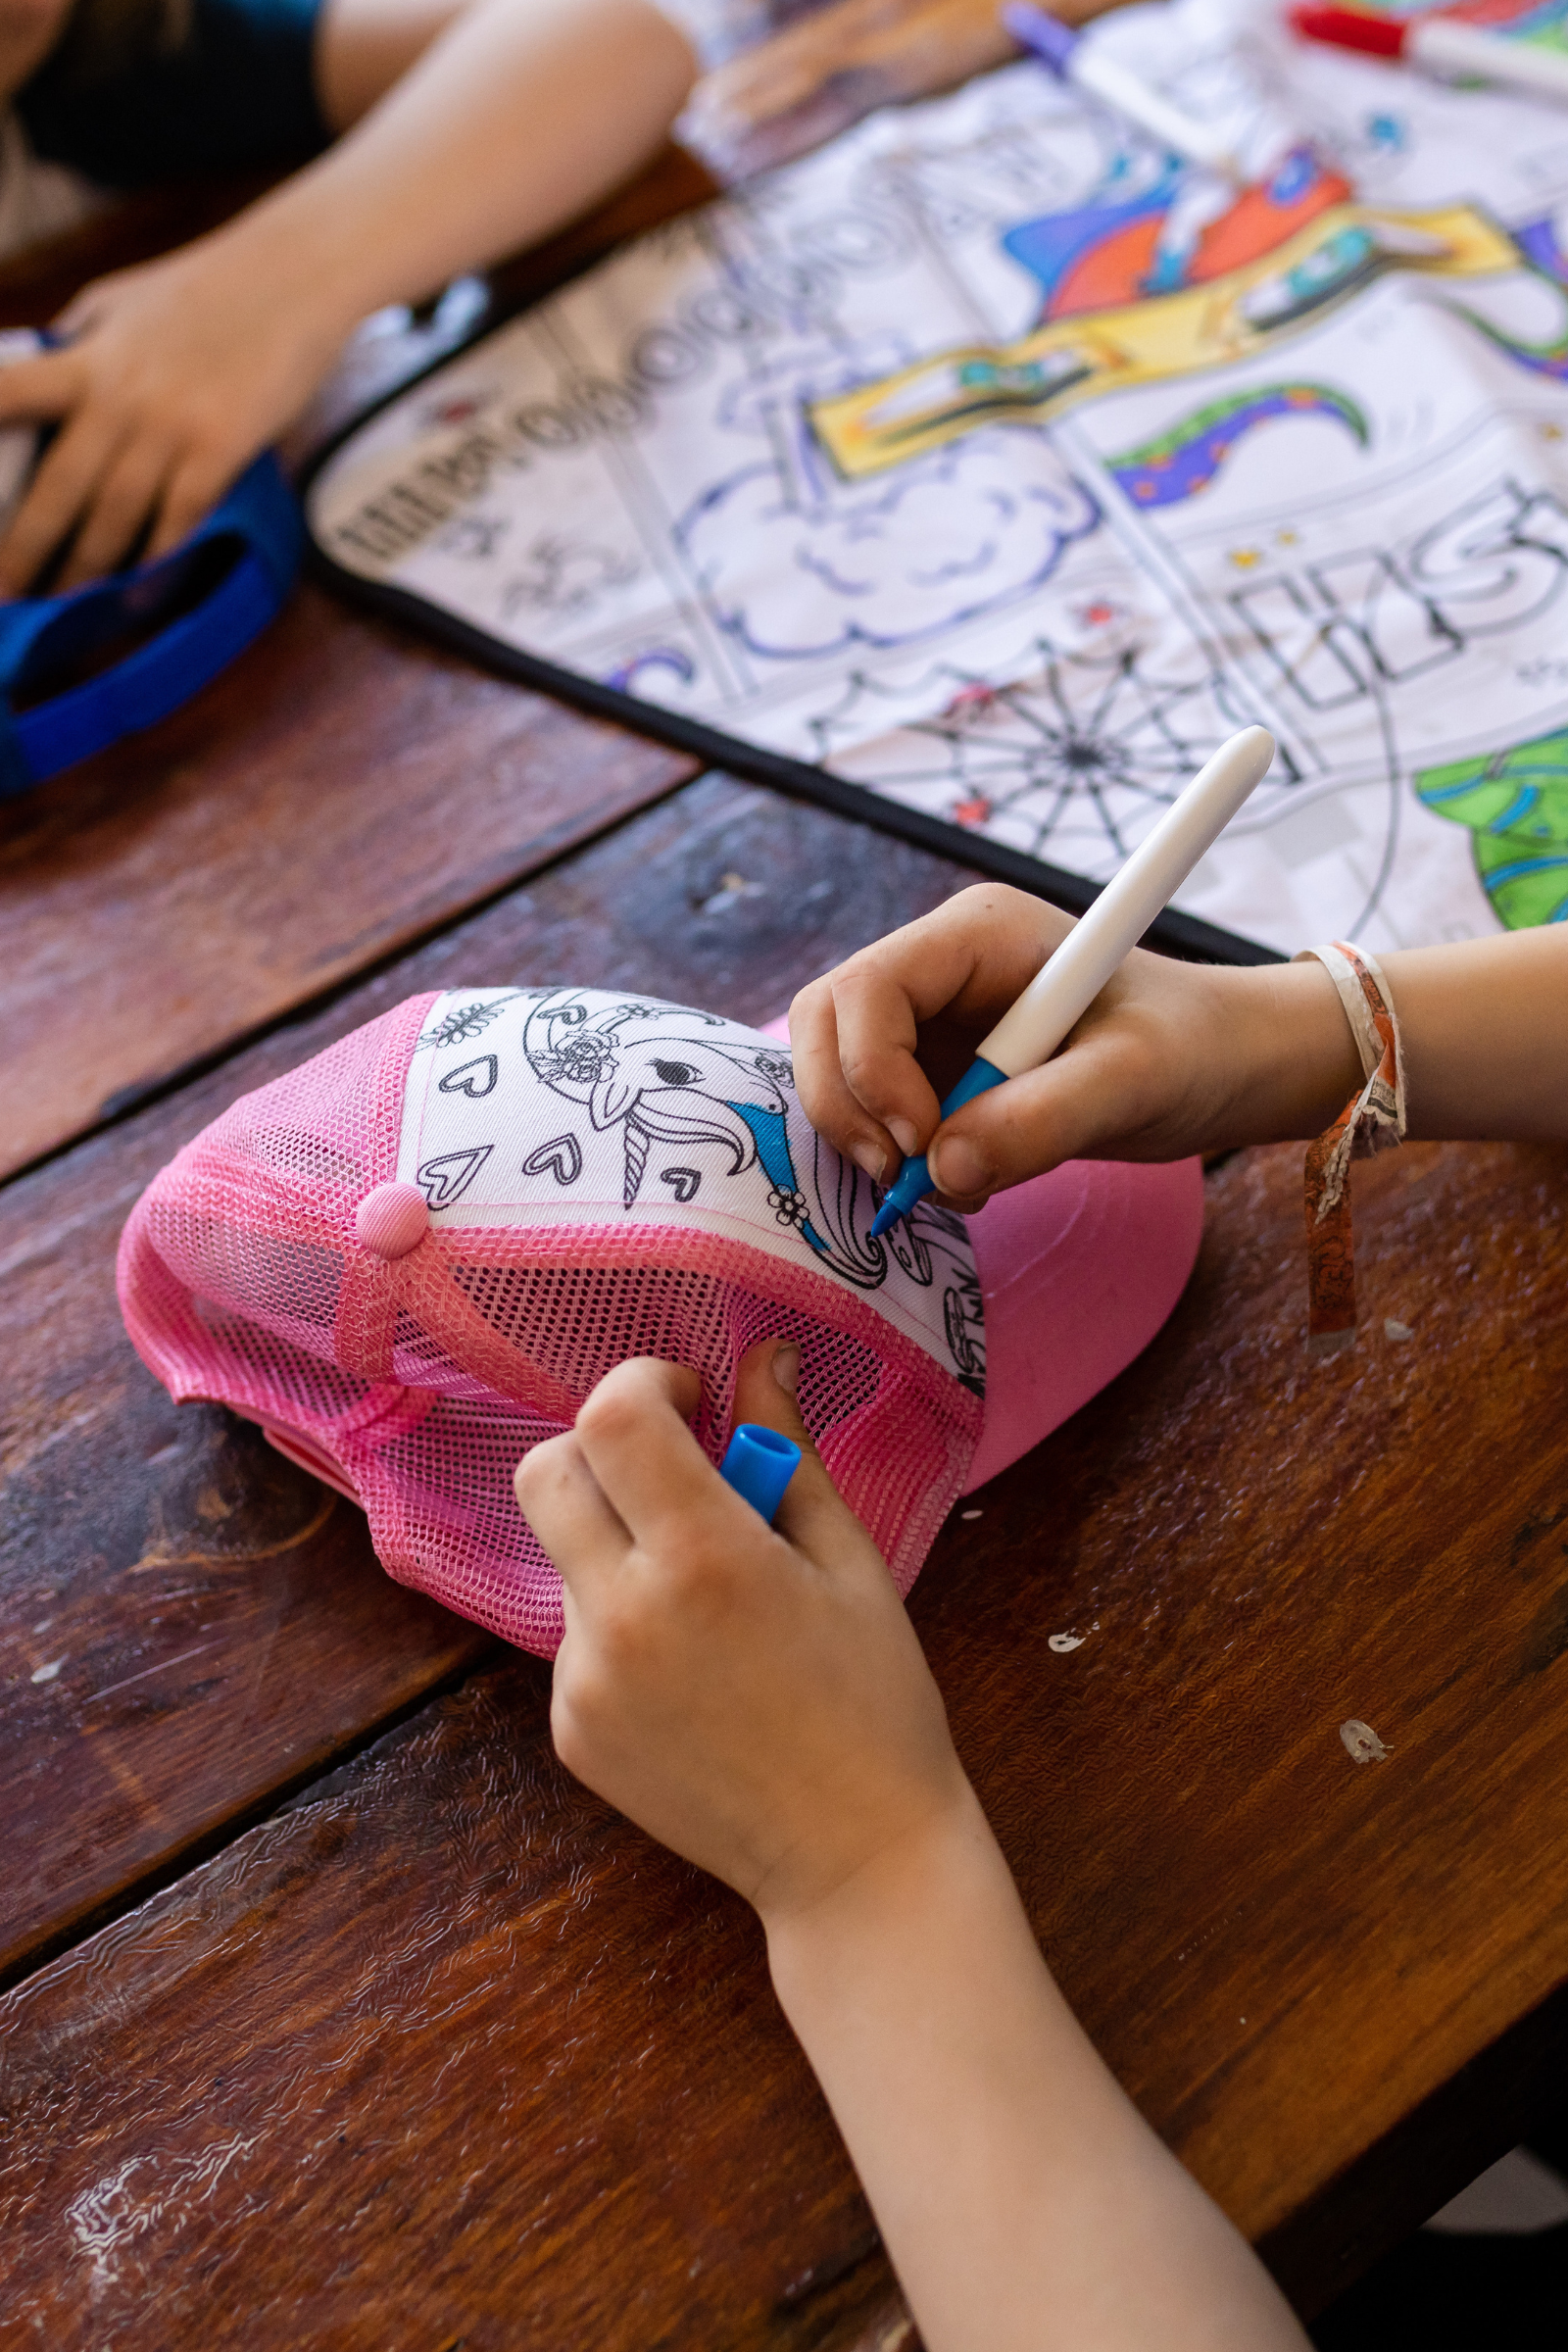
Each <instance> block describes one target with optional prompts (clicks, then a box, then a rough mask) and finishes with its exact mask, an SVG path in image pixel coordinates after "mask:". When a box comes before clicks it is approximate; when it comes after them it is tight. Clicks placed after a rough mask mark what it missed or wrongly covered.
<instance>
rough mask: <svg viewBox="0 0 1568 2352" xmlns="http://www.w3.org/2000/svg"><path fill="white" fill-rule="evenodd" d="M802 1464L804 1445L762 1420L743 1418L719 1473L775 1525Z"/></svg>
mask: <svg viewBox="0 0 1568 2352" xmlns="http://www.w3.org/2000/svg"><path fill="white" fill-rule="evenodd" d="M800 1466H801V1449H800V1447H799V1446H797V1445H795V1444H793V1443H792V1441H791V1440H790V1439H788V1438H781V1437H780V1436H779V1434H778V1431H777V1430H776V1429H766V1428H764V1427H763V1425H762V1423H761V1422H760V1421H742V1422H741V1423H740V1425H739V1426H738V1428H737V1429H736V1432H735V1435H734V1436H733V1437H732V1438H731V1440H730V1442H729V1445H728V1446H726V1448H725V1451H724V1459H723V1460H722V1461H721V1462H720V1463H719V1465H718V1475H719V1477H720V1478H721V1479H723V1480H724V1482H725V1484H726V1485H727V1486H731V1487H733V1488H734V1490H735V1492H736V1494H737V1495H744V1497H745V1499H746V1500H747V1501H748V1502H749V1503H750V1504H751V1506H752V1508H753V1510H754V1511H760V1513H761V1515H762V1517H763V1518H764V1519H765V1520H766V1521H767V1524H768V1526H769V1527H771V1526H772V1524H773V1520H774V1516H775V1514H776V1513H777V1510H778V1506H779V1504H780V1503H781V1502H782V1501H783V1499H784V1490H785V1488H786V1487H787V1486H788V1485H789V1483H790V1480H791V1479H792V1478H793V1477H794V1476H795V1473H796V1471H797V1470H798V1469H799V1468H800Z"/></svg>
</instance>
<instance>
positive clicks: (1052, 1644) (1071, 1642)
mask: <svg viewBox="0 0 1568 2352" xmlns="http://www.w3.org/2000/svg"><path fill="white" fill-rule="evenodd" d="M1084 1641H1085V1636H1084V1635H1082V1634H1053V1635H1052V1637H1051V1639H1050V1641H1049V1642H1047V1643H1046V1647H1047V1648H1048V1649H1054V1651H1055V1653H1056V1655H1057V1657H1058V1658H1059V1657H1061V1656H1063V1655H1064V1654H1065V1652H1066V1651H1067V1650H1069V1649H1082V1647H1083V1645H1084Z"/></svg>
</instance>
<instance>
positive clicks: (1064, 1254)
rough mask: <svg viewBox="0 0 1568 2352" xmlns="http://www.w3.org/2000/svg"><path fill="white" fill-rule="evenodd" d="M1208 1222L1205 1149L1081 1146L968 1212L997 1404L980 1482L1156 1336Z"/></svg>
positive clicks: (979, 1449)
mask: <svg viewBox="0 0 1568 2352" xmlns="http://www.w3.org/2000/svg"><path fill="white" fill-rule="evenodd" d="M1202 1231H1203V1171H1202V1165H1201V1161H1199V1160H1196V1159H1182V1160H1172V1161H1168V1162H1164V1163H1161V1164H1157V1165H1153V1166H1149V1167H1140V1166H1134V1165H1132V1164H1131V1163H1129V1162H1126V1161H1123V1160H1108V1159H1072V1160H1068V1161H1066V1162H1065V1163H1064V1165H1063V1166H1061V1167H1059V1168H1053V1169H1052V1171H1051V1173H1050V1174H1049V1175H1047V1176H1036V1177H1033V1178H1031V1180H1030V1181H1029V1182H1028V1183H1027V1184H1020V1185H1015V1186H1014V1187H1013V1189H1012V1190H1011V1191H1010V1192H1006V1193H998V1194H997V1195H996V1197H995V1198H994V1199H993V1200H991V1201H987V1203H986V1205H985V1207H984V1208H983V1209H981V1211H980V1212H979V1214H978V1216H973V1217H971V1218H970V1219H969V1235H970V1239H971V1240H972V1241H973V1243H974V1254H975V1267H976V1271H977V1272H978V1274H979V1276H980V1287H981V1291H982V1293H983V1295H984V1298H985V1334H986V1417H985V1426H984V1428H983V1430H982V1431H981V1435H980V1443H979V1445H978V1446H976V1448H975V1453H974V1459H973V1460H972V1461H971V1463H970V1465H969V1474H968V1477H967V1479H966V1481H965V1483H964V1488H963V1492H964V1493H965V1494H966V1495H972V1494H973V1492H974V1490H975V1488H976V1487H981V1486H984V1484H985V1482H986V1480H987V1479H989V1478H995V1477H996V1475H997V1473H998V1472H999V1471H1000V1470H1005V1469H1006V1468H1007V1466H1008V1464H1009V1463H1011V1462H1015V1461H1016V1460H1017V1459H1018V1457H1019V1455H1020V1454H1023V1453H1027V1452H1028V1451H1029V1449H1030V1447H1031V1446H1038V1445H1039V1443H1040V1441H1041V1439H1042V1438H1044V1437H1049V1435H1050V1434H1051V1432H1052V1430H1054V1429H1057V1428H1059V1427H1060V1425H1061V1423H1062V1422H1063V1421H1065V1420H1066V1419H1067V1418H1068V1416H1069V1415H1070V1414H1072V1413H1075V1412H1076V1411H1077V1410H1078V1408H1079V1406H1080V1405H1081V1404H1087V1403H1088V1401H1089V1399H1090V1397H1093V1396H1095V1395H1097V1394H1098V1392H1099V1391H1100V1390H1101V1389H1103V1387H1104V1386H1105V1383H1106V1382H1107V1381H1110V1380H1114V1379H1115V1377H1116V1375H1117V1373H1118V1372H1123V1371H1125V1370H1126V1368H1127V1366H1128V1365H1129V1364H1130V1363H1131V1362H1132V1360H1133V1358H1134V1356H1135V1355H1138V1354H1139V1353H1141V1351H1142V1350H1143V1349H1144V1348H1147V1347H1148V1345H1149V1343H1150V1341H1151V1340H1152V1338H1153V1336H1154V1334H1155V1332H1156V1331H1158V1329H1159V1327H1160V1325H1161V1324H1162V1323H1163V1322H1164V1321H1165V1318H1166V1317H1167V1315H1169V1313H1170V1311H1171V1309H1172V1307H1173V1306H1174V1305H1175V1304H1176V1301H1177V1299H1179V1298H1180V1297H1181V1295H1182V1292H1183V1290H1184V1289H1185V1288H1186V1285H1187V1279H1188V1276H1189V1275H1190V1274H1191V1273H1192V1270H1193V1264H1194V1261H1195V1259H1196V1258H1197V1256H1198V1246H1199V1243H1200V1241H1201V1238H1202Z"/></svg>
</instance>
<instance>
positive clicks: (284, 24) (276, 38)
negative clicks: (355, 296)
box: [15, 0, 331, 188]
mask: <svg viewBox="0 0 1568 2352" xmlns="http://www.w3.org/2000/svg"><path fill="white" fill-rule="evenodd" d="M319 8H320V0H174V4H173V5H169V4H168V0H154V5H152V6H149V7H147V8H145V9H143V10H142V11H141V12H139V14H137V15H134V16H133V17H131V18H130V19H129V20H128V28H127V14H126V12H124V11H123V10H122V11H121V12H120V13H119V14H118V15H117V17H116V18H115V19H114V20H113V23H112V25H110V27H109V28H108V30H107V35H105V34H104V33H101V32H100V28H99V27H98V26H97V25H95V22H94V7H93V0H78V7H77V9H76V12H75V14H74V15H73V18H72V20H71V22H70V23H69V25H67V28H66V31H65V33H64V35H63V36H62V38H61V40H60V42H59V43H58V45H57V46H56V48H55V49H54V50H53V51H52V52H51V54H50V56H49V57H48V58H47V59H46V60H45V62H44V64H43V65H42V66H41V67H40V68H39V69H38V72H37V73H35V74H34V75H33V76H32V79H31V80H30V81H29V82H27V83H26V85H25V88H24V89H22V90H21V91H20V92H19V93H18V96H17V99H16V102H15V103H16V106H17V111H18V113H19V114H20V115H21V117H22V120H23V123H24V124H25V127H26V131H27V135H28V137H29V138H30V139H31V141H32V144H33V147H34V149H35V150H36V152H37V153H38V154H39V155H40V156H42V157H44V158H45V159H46V160H47V161H49V162H51V163H58V164H70V165H72V166H73V167H74V169H75V170H76V171H78V172H85V173H86V174H87V176H88V177H89V178H90V179H97V180H103V181H105V182H107V183H108V185H110V186H111V187H121V188H136V187H145V186H148V185H150V184H151V183H153V182H155V181H159V180H172V179H188V178H196V177H200V176H202V175H205V174H213V173H220V172H246V171H263V170H266V169H268V168H270V167H271V166H274V165H279V166H281V165H288V164H294V163H303V162H305V161H306V160H307V159H308V158H309V157H311V156H313V155H317V154H319V152H320V150H321V149H322V148H323V147H325V146H327V145H329V144H330V140H331V133H330V131H329V130H328V129H327V126H326V124H325V123H324V122H323V121H322V119H321V110H320V107H319V104H318V102H317V96H316V84H315V78H314V75H313V73H312V51H313V46H314V39H315V31H316V19H317V15H318V13H319Z"/></svg>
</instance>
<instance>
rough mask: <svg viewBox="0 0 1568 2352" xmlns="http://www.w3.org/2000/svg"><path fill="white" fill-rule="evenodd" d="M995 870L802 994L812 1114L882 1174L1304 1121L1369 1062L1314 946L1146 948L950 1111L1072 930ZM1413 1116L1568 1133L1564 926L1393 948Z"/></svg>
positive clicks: (1232, 1142)
mask: <svg viewBox="0 0 1568 2352" xmlns="http://www.w3.org/2000/svg"><path fill="white" fill-rule="evenodd" d="M1072 928H1073V924H1072V920H1071V918H1070V917H1069V916H1067V915H1065V914H1062V913H1059V912H1058V911H1057V909H1056V908H1055V907H1047V906H1045V905H1043V904H1042V903H1041V901H1040V900H1038V899H1035V898H1031V897H1029V896H1028V895H1027V894H1026V893H1024V892H1022V891H1016V890H1008V889H1006V888H1005V887H1004V886H1003V885H1001V884H993V883H987V884H982V885H980V886H979V887H977V888H975V889H973V890H966V891H961V892H960V893H959V894H958V895H957V897H956V898H953V899H950V900H949V901H948V903H947V905H946V906H945V907H938V909H937V910H936V912H935V913H934V914H929V915H926V916H925V917H924V918H923V919H922V920H921V921H919V922H917V923H909V924H907V926H906V927H905V928H904V929H903V930H902V931H895V932H893V933H891V934H890V936H889V937H888V938H886V939H883V940H879V941H878V942H877V943H876V945H875V946H874V947H869V948H864V949H862V950H861V951H860V953H859V954H858V956H851V957H850V958H849V960H848V962H846V963H841V964H840V965H839V966H838V968H837V970H835V971H832V972H829V973H828V974H827V976H826V977H825V978H824V979H821V980H817V981H813V982H812V984H811V986H810V987H809V988H806V989H803V990H802V991H801V994H800V995H799V996H798V997H797V998H796V1000H795V1003H794V1005H793V1006H792V1007H791V1010H790V1039H791V1047H792V1052H793V1055H794V1062H795V1075H796V1082H797V1084H798V1085H799V1087H800V1091H801V1100H802V1102H803V1103H804V1104H805V1106H806V1110H807V1113H808V1115H809V1118H810V1120H811V1122H812V1124H813V1125H814V1126H816V1127H817V1128H819V1129H820V1131H821V1132H822V1134H823V1135H825V1136H826V1137H827V1138H828V1140H829V1141H830V1142H831V1143H833V1144H835V1145H836V1146H837V1147H838V1149H839V1150H840V1151H841V1152H847V1153H848V1154H849V1155H850V1156H851V1157H852V1158H853V1159H854V1160H856V1162H857V1163H858V1165H859V1166H860V1167H862V1168H864V1169H865V1170H866V1172H867V1173H868V1174H869V1175H871V1176H872V1177H873V1178H874V1179H875V1180H876V1181H877V1182H879V1183H888V1182H891V1181H892V1179H893V1178H894V1176H895V1175H896V1174H897V1172H898V1168H899V1163H900V1160H901V1158H902V1157H903V1156H904V1155H905V1154H906V1153H907V1152H919V1151H922V1150H923V1151H925V1152H927V1156H928V1158H929V1160H930V1163H931V1172H932V1174H933V1176H934V1177H935V1179H936V1182H937V1186H938V1189H939V1191H940V1192H941V1194H942V1196H943V1198H944V1199H945V1200H946V1201H948V1202H949V1203H950V1205H952V1206H955V1207H957V1208H962V1209H974V1208H978V1207H979V1206H980V1205H981V1204H982V1202H983V1201H986V1200H988V1199H989V1198H990V1196H991V1195H992V1194H993V1193H995V1192H1001V1191H1005V1189H1006V1188H1007V1187H1008V1186H1010V1185H1015V1184H1021V1183H1022V1182H1023V1181H1024V1180H1025V1178H1027V1177H1029V1176H1034V1175H1038V1174H1039V1173H1040V1172H1041V1171H1042V1170H1044V1169H1046V1168H1053V1167H1055V1166H1056V1165H1057V1164H1058V1163H1059V1162H1060V1161H1061V1160H1064V1159H1131V1160H1155V1159H1178V1158H1183V1157H1185V1156H1186V1155H1187V1154H1188V1153H1189V1152H1218V1151H1227V1150H1231V1149H1233V1148H1234V1147H1236V1146H1238V1145H1242V1144H1263V1143H1282V1142H1287V1141H1292V1140H1296V1141H1302V1142H1304V1141H1306V1140H1308V1139H1310V1138H1311V1137H1313V1136H1316V1135H1319V1134H1321V1133H1322V1131H1323V1130H1324V1129H1325V1128H1326V1127H1327V1126H1328V1125H1329V1123H1330V1122H1331V1121H1332V1120H1333V1118H1334V1117H1335V1115H1336V1113H1337V1112H1338V1111H1339V1110H1340V1109H1341V1107H1342V1105H1343V1104H1344V1103H1345V1102H1346V1100H1347V1098H1348V1096H1349V1095H1350V1094H1351V1092H1352V1091H1353V1090H1354V1088H1355V1087H1356V1086H1358V1085H1359V1084H1360V1082H1361V1078H1362V1062H1361V1058H1360V1056H1359V1054H1358V1053H1357V1050H1356V1046H1355V1043H1354V1040H1353V1037H1352V1034H1351V1030H1350V1027H1349V1023H1348V1020H1347V1019H1346V1015H1345V1011H1344V1009H1343V1008H1342V1005H1341V1000H1340V998H1339V995H1338V993H1337V991H1336V988H1335V985H1334V982H1333V980H1332V979H1331V978H1330V976H1329V974H1328V972H1327V970H1326V969H1325V967H1324V966H1323V964H1322V963H1320V962H1318V961H1317V960H1316V959H1309V960H1304V961H1301V962H1299V963H1288V964H1265V965H1256V966H1253V967H1251V968H1250V969H1245V970H1236V969H1230V968H1222V967H1219V966H1214V965H1208V964H1194V963H1179V962H1176V961H1175V960H1173V959H1171V958H1168V957H1165V956H1153V955H1150V954H1148V953H1146V952H1144V951H1142V950H1137V949H1135V950H1134V952H1133V953H1132V954H1131V955H1130V956H1128V957H1127V958H1126V960H1125V962H1124V963H1123V964H1122V965H1121V967H1120V969H1119V970H1118V971H1117V972H1116V973H1115V974H1114V976H1113V977H1112V978H1111V979H1110V980H1109V981H1108V982H1107V983H1106V985H1105V986H1104V987H1103V989H1102V990H1101V992H1100V994H1099V995H1098V996H1097V997H1096V998H1095V1000H1094V1002H1093V1004H1092V1005H1090V1007H1089V1009H1088V1011H1087V1012H1086V1013H1085V1014H1084V1015H1083V1017H1082V1019H1081V1020H1080V1021H1079V1022H1078V1023H1077V1025H1076V1027H1075V1028H1073V1029H1072V1030H1071V1031H1070V1032H1069V1034H1068V1036H1067V1038H1066V1040H1065V1041H1064V1043H1063V1045H1062V1047H1061V1049H1060V1051H1059V1052H1058V1053H1057V1054H1054V1056H1053V1057H1052V1059H1051V1060H1049V1061H1047V1062H1044V1063H1042V1064H1041V1066H1040V1067H1039V1068H1038V1069H1033V1070H1026V1071H1025V1072H1024V1073H1023V1074H1022V1075H1021V1076H1019V1077H1014V1078H1010V1079H1009V1080H1008V1081H1007V1083H1006V1084H1005V1086H1001V1087H997V1088H994V1089H992V1090H991V1091H990V1092H989V1093H987V1094H983V1095H979V1096H977V1097H976V1098H975V1099H974V1100H973V1101H972V1102H970V1103H965V1104H964V1106H963V1107H962V1109H961V1110H959V1111H957V1112H956V1114H955V1116H954V1117H952V1118H951V1119H947V1120H943V1121H940V1122H939V1117H938V1105H939V1100H940V1098H941V1097H942V1096H944V1095H945V1094H946V1092H947V1090H948V1089H949V1088H950V1087H951V1086H952V1084H953V1082H954V1081H955V1079H956V1078H957V1077H959V1076H960V1075H961V1074H962V1072H963V1070H964V1069H965V1067H966V1066H967V1064H968V1061H969V1059H970V1058H971V1056H972V1055H973V1054H974V1051H975V1048H976V1046H977V1045H979V1043H980V1042H981V1040H982V1039H983V1038H984V1037H985V1036H986V1034H987V1033H988V1031H989V1030H990V1029H991V1027H992V1025H993V1024H994V1023H995V1022H996V1021H997V1020H998V1018H999V1016H1000V1015H1001V1014H1002V1013H1003V1012H1004V1011H1005V1009H1006V1007H1007V1006H1008V1005H1010V1004H1011V1003H1012V1002H1013V1001H1014V1000H1015V999H1016V997H1017V996H1018V995H1019V993H1020V992H1021V990H1022V989H1023V987H1024V986H1025V984H1026V983H1027V981H1028V980H1029V979H1030V977H1031V976H1032V974H1033V973H1034V972H1035V971H1037V970H1038V969H1039V968H1040V966H1041V964H1042V963H1043V961H1044V960H1045V959H1046V958H1047V957H1048V956H1050V955H1051V954H1052V953H1053V951H1054V949H1056V948H1057V947H1059V946H1060V944H1061V942H1062V941H1063V940H1064V939H1065V938H1066V937H1067V935H1068V933H1069V932H1070V931H1071V930H1072ZM1382 964H1383V969H1384V972H1385V973H1386V975H1387V978H1388V981H1389V984H1390V986H1391V988H1392V991H1393V994H1394V1000H1395V1007H1396V1010H1397V1013H1398V1017H1399V1023H1400V1027H1401V1031H1402V1036H1403V1048H1404V1063H1405V1068H1406V1073H1407V1084H1408V1093H1409V1126H1408V1133H1409V1134H1410V1136H1411V1137H1412V1138H1422V1137H1425V1138H1430V1139H1437V1138H1445V1137H1446V1138H1462V1137H1488V1136H1491V1137H1517V1138H1542V1139H1544V1138H1556V1137H1568V934H1565V932H1564V931H1563V930H1562V929H1560V928H1558V927H1555V926H1554V927H1553V928H1551V929H1549V930H1544V931H1527V932H1517V933H1512V934H1509V935H1506V936H1503V937H1499V938H1494V939H1485V940H1471V941H1466V942H1464V943H1463V944H1462V945H1459V946H1454V947H1443V948H1413V949H1406V950H1403V951H1398V952H1391V953H1389V954H1387V955H1385V956H1383V957H1382Z"/></svg>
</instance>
